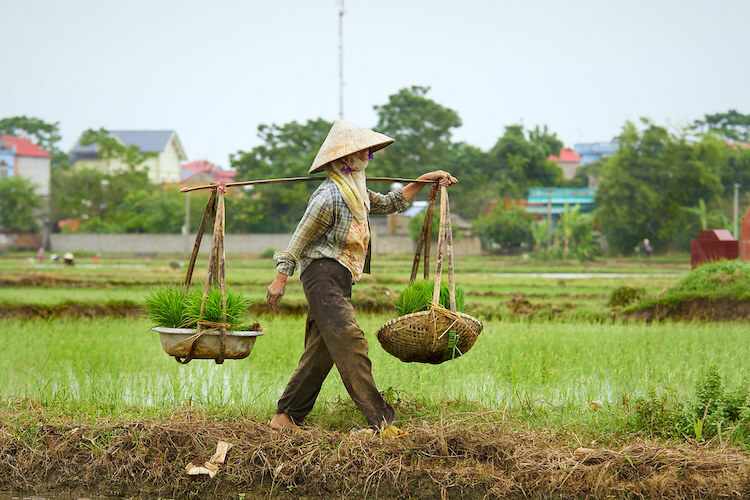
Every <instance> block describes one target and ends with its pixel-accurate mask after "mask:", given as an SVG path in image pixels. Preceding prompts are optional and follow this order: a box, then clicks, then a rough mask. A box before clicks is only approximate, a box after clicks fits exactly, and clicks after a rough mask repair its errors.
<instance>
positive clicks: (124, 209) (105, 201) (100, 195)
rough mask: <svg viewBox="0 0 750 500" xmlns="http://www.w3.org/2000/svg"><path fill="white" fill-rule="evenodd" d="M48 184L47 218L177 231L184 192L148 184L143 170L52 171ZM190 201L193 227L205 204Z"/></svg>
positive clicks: (111, 228)
mask: <svg viewBox="0 0 750 500" xmlns="http://www.w3.org/2000/svg"><path fill="white" fill-rule="evenodd" d="M52 186H53V190H52V196H51V201H50V211H51V217H52V219H54V220H60V219H79V220H80V221H81V229H80V230H81V231H82V232H93V233H177V232H179V231H180V230H181V228H182V224H183V221H184V216H185V215H184V213H185V195H184V194H182V193H180V192H179V190H178V189H177V188H170V189H162V188H160V187H159V186H157V185H155V184H153V183H151V182H150V181H149V179H148V174H147V173H146V172H143V171H137V170H126V171H123V172H119V173H113V174H107V173H104V172H100V171H98V170H95V169H91V168H78V169H75V170H73V169H68V170H56V171H53V172H52ZM192 196H194V197H196V196H197V195H192ZM192 205H196V207H195V212H196V213H195V214H194V216H193V217H192V220H193V221H195V223H194V224H193V227H196V226H197V225H198V223H197V220H198V219H199V218H200V215H201V213H202V211H203V208H204V207H200V206H197V205H200V203H194V204H191V209H192V208H193V207H192ZM192 211H193V210H191V212H192ZM199 212H200V213H199Z"/></svg>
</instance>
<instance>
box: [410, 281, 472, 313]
mask: <svg viewBox="0 0 750 500" xmlns="http://www.w3.org/2000/svg"><path fill="white" fill-rule="evenodd" d="M434 290H435V282H434V281H430V280H414V282H413V283H410V284H409V285H407V287H406V288H404V290H403V291H402V292H401V294H400V295H399V296H398V298H397V299H396V311H397V313H398V315H399V316H404V315H406V314H411V313H415V312H419V311H428V310H429V309H430V304H431V303H432V297H433V293H434ZM465 303H466V291H465V290H464V288H463V287H462V286H460V285H456V310H457V311H458V312H463V311H464V307H465ZM440 305H441V306H443V307H444V308H446V309H450V291H449V290H448V284H447V283H445V282H443V283H441V284H440Z"/></svg>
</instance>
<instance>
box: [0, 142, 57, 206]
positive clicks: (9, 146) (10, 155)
mask: <svg viewBox="0 0 750 500" xmlns="http://www.w3.org/2000/svg"><path fill="white" fill-rule="evenodd" d="M51 162H52V155H50V154H49V153H48V152H47V151H45V150H44V149H42V148H40V147H39V146H37V145H36V144H34V143H33V142H31V141H30V140H28V139H25V138H23V137H15V136H12V135H3V136H0V179H4V178H6V177H23V178H24V179H28V180H29V181H31V182H32V183H33V184H34V185H35V189H34V192H35V193H36V194H38V195H39V196H41V197H42V199H48V198H49V186H50V171H51Z"/></svg>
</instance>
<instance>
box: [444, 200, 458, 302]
mask: <svg viewBox="0 0 750 500" xmlns="http://www.w3.org/2000/svg"><path fill="white" fill-rule="evenodd" d="M446 198H447V197H446ZM445 205H446V211H445V218H446V231H447V234H448V238H447V241H446V246H447V247H448V249H447V252H448V297H450V308H451V311H452V312H456V280H455V278H454V276H453V227H452V226H451V202H450V200H448V199H446V202H445Z"/></svg>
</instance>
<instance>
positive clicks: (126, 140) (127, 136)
mask: <svg viewBox="0 0 750 500" xmlns="http://www.w3.org/2000/svg"><path fill="white" fill-rule="evenodd" d="M109 135H110V137H114V138H116V139H117V140H119V141H120V142H121V143H122V144H123V145H125V146H137V147H138V151H139V152H141V153H156V154H155V156H153V157H151V158H149V159H148V160H146V161H145V162H144V163H143V164H142V165H140V166H139V167H138V168H139V169H147V170H148V177H149V179H150V180H151V182H154V183H155V184H163V183H166V182H180V180H181V177H182V168H181V164H182V162H184V161H185V160H187V156H186V155H185V151H184V149H183V148H182V143H181V142H180V139H179V138H178V137H177V132H175V131H174V130H110V131H109ZM97 151H98V145H97V144H95V143H94V144H89V145H88V146H83V145H81V139H80V138H79V139H78V140H77V141H76V143H75V145H74V146H73V148H72V149H71V150H70V162H71V163H72V164H73V167H74V168H80V167H88V168H94V169H96V170H100V171H102V172H107V173H113V172H117V171H118V170H121V169H123V168H124V167H125V165H123V164H122V162H121V161H119V160H117V159H113V160H105V159H103V158H100V157H99V155H98V153H97Z"/></svg>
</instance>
